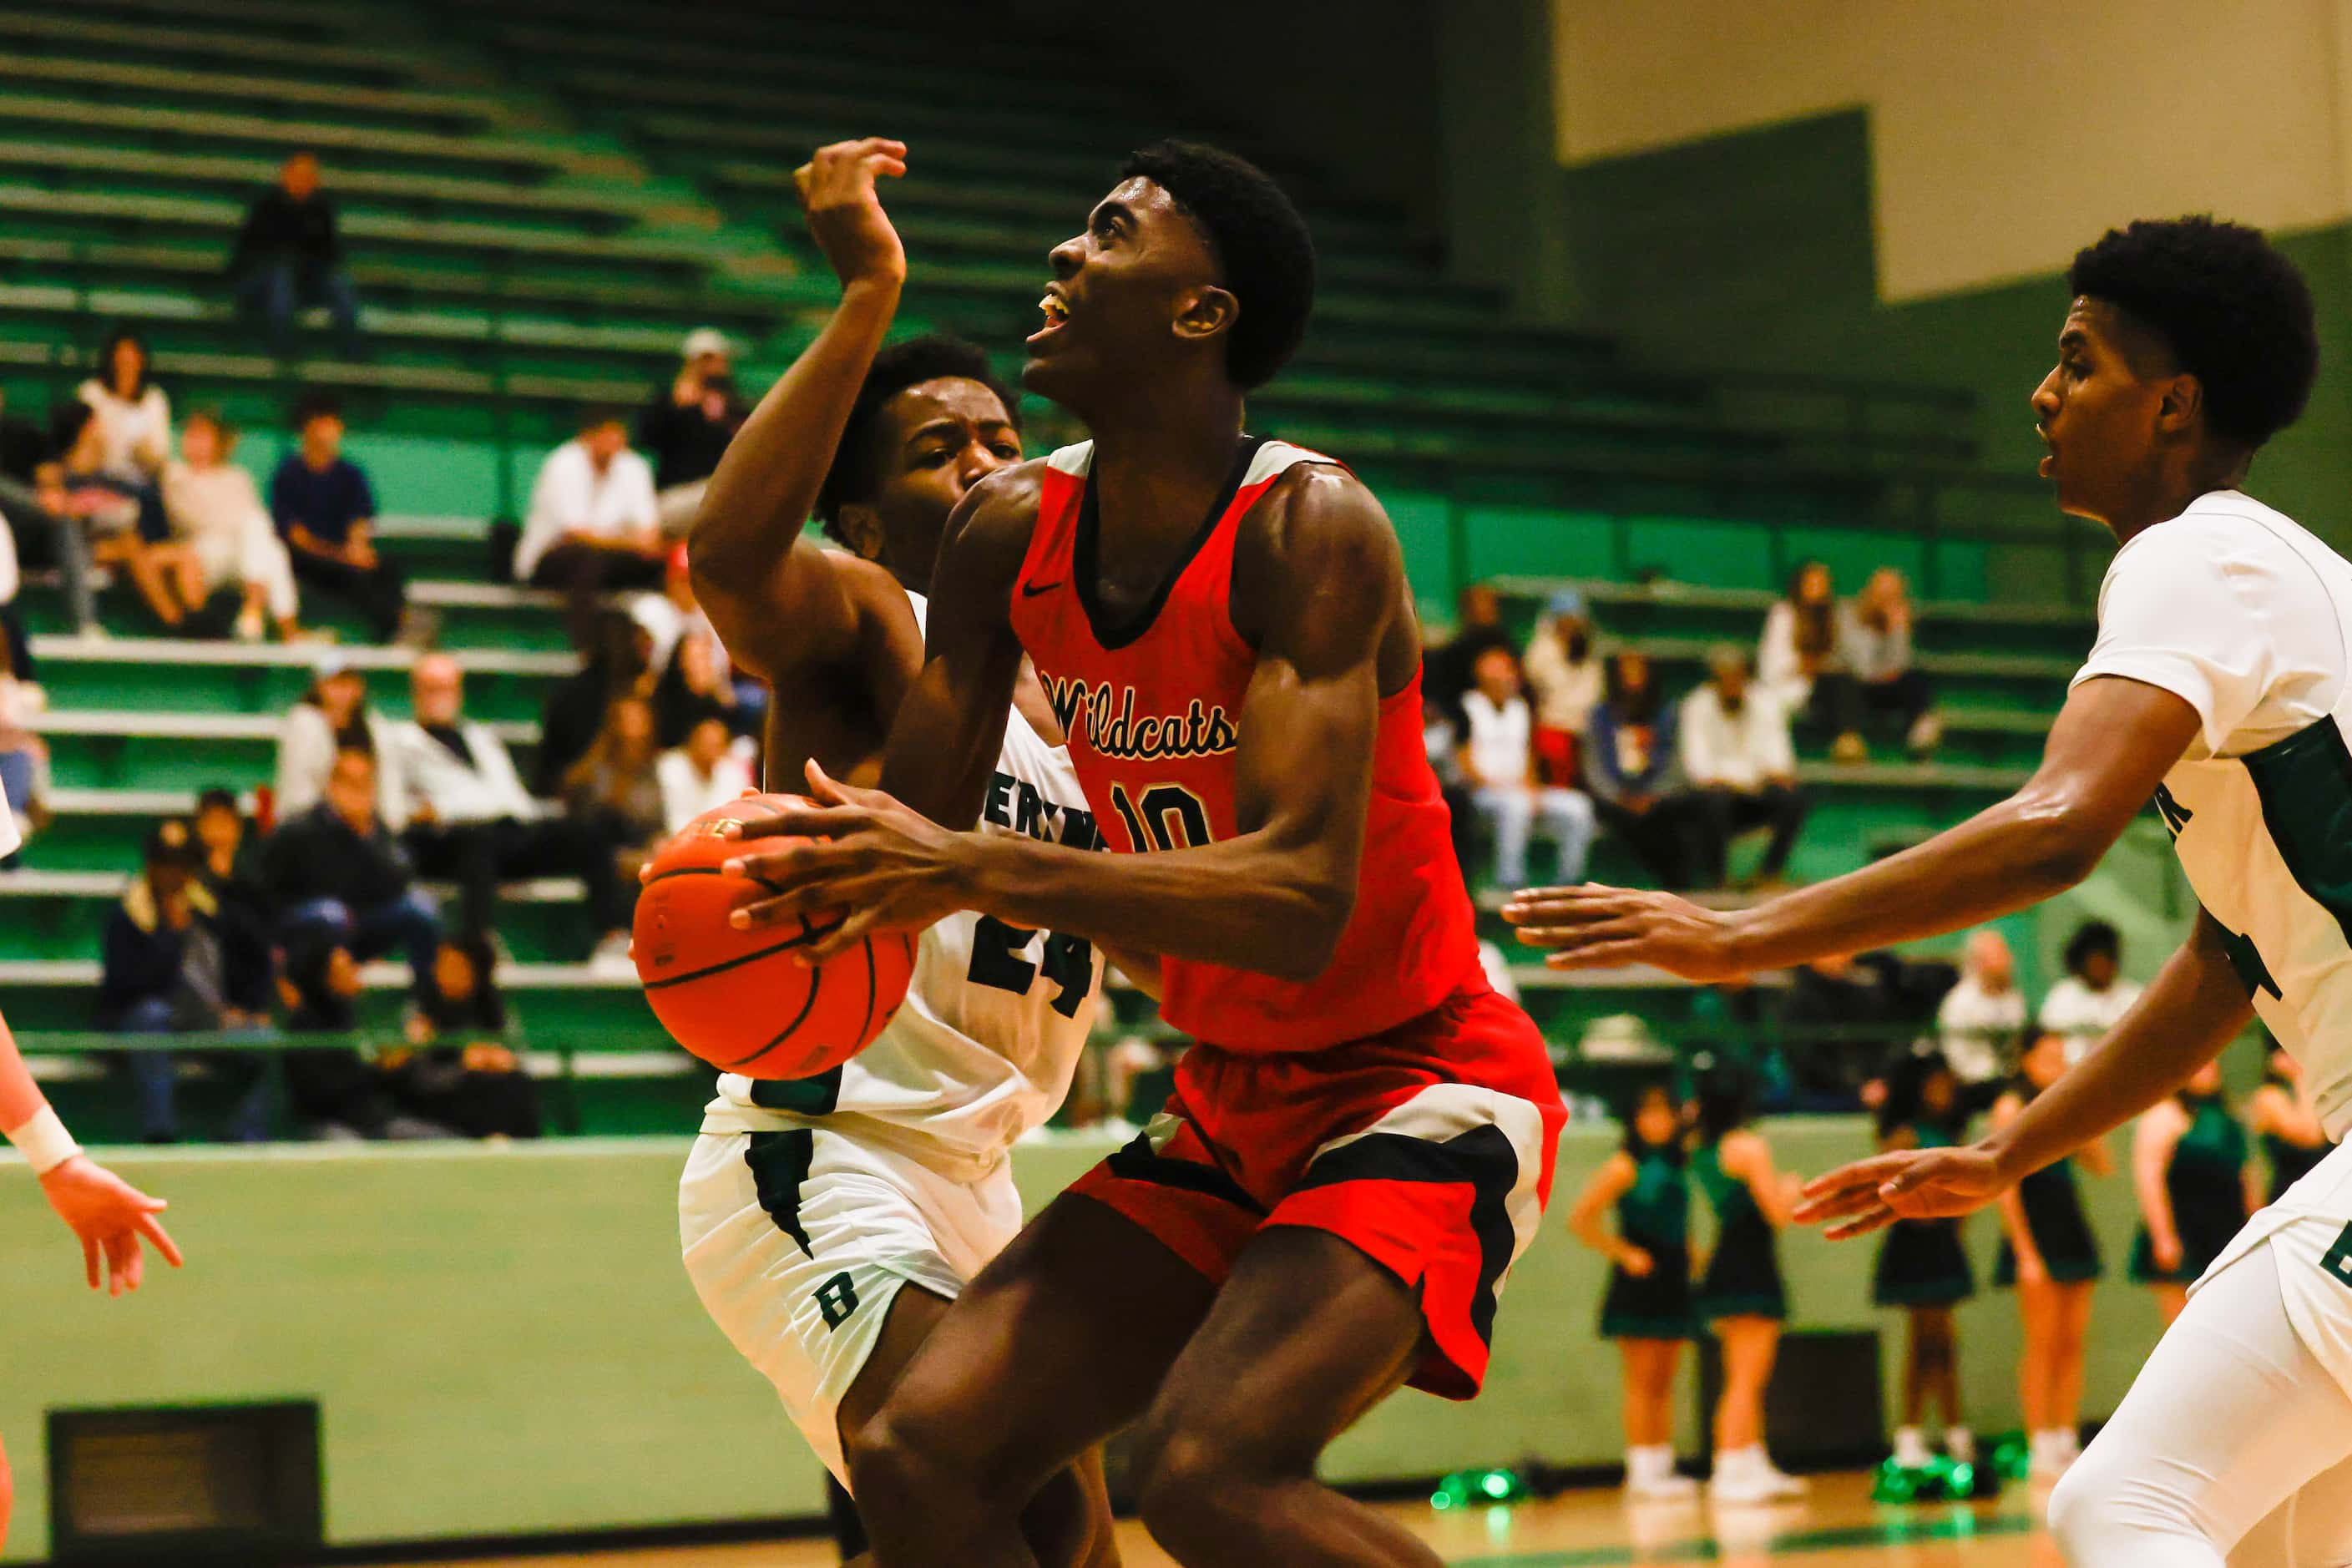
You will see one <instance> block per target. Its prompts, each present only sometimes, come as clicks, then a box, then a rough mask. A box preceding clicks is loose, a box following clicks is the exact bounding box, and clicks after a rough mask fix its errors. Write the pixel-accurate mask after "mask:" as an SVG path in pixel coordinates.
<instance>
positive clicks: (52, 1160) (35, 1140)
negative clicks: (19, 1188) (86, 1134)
mask: <svg viewBox="0 0 2352 1568" xmlns="http://www.w3.org/2000/svg"><path fill="white" fill-rule="evenodd" d="M8 1142H11V1143H14V1144H15V1145H16V1152H18V1153H19V1154H22V1155H23V1156H25V1163H26V1164H28V1165H30V1166H32V1167H33V1174H35V1175H36V1176H46V1175H47V1174H48V1173H50V1172H51V1171H54V1170H56V1169H57V1168H58V1166H59V1165H62V1164H64V1163H66V1162H67V1161H68V1160H70V1159H72V1158H73V1157H74V1156H75V1155H76V1154H79V1153H80V1152H81V1145H80V1144H79V1143H77V1142H74V1138H73V1134H72V1133H70V1132H68V1131H66V1124H65V1123H64V1122H62V1121H58V1113H57V1111H56V1110H54V1109H52V1108H51V1107H49V1106H46V1105H44V1106H43V1107H41V1109H40V1110H37V1111H35V1112H34V1113H33V1119H32V1120H31V1121H27V1122H26V1123H25V1125H23V1126H22V1127H19V1128H16V1130H15V1131H11V1132H10V1133H9V1134H8Z"/></svg>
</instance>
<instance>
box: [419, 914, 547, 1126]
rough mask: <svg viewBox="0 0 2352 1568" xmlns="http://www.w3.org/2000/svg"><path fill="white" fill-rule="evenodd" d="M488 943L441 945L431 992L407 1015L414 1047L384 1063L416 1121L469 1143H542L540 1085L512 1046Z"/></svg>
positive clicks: (464, 940) (463, 941)
mask: <svg viewBox="0 0 2352 1568" xmlns="http://www.w3.org/2000/svg"><path fill="white" fill-rule="evenodd" d="M496 969H497V960H496V958H495V956H494V955H493V954H492V953H491V952H490V944H489V943H488V942H485V941H483V940H482V939H481V938H479V937H465V938H459V939H457V940H455V941H451V942H443V943H442V944H441V951H440V952H438V953H437V954H436V955H435V957H434V960H433V993H432V994H431V995H430V996H428V997H426V998H425V999H424V1000H422V1001H419V1002H418V1003H416V1004H415V1005H413V1006H412V1007H410V1008H409V1010H408V1018H407V1022H406V1025H405V1032H406V1034H407V1037H408V1045H409V1049H407V1050H405V1051H399V1052H394V1053H390V1054H389V1055H387V1056H386V1058H384V1061H383V1065H384V1069H385V1071H386V1073H387V1074H388V1076H389V1079H390V1081H391V1086H392V1093H393V1097H394V1100H397V1101H398V1102H399V1103H400V1105H401V1106H402V1107H403V1108H404V1109H405V1110H407V1111H408V1113H409V1114H410V1115H412V1116H415V1117H418V1118H420V1119H421V1120H423V1121H430V1122H433V1123H435V1124H436V1125H438V1126H442V1127H446V1128H449V1129H451V1130H452V1131H456V1132H458V1133H461V1134H463V1135H464V1136H466V1137H467V1138H536V1137H538V1136H539V1131H540V1114H539V1087H538V1085H536V1084H534V1083H532V1082H531V1080H530V1074H528V1073H526V1072H524V1071H523V1070H522V1060H521V1058H519V1057H517V1056H516V1055H515V1052H514V1048H513V1047H512V1045H511V1044H510V1043H509V1028H508V1025H507V1005H506V999H505V998H504V997H502V996H500V995H499V988H498V983H497V981H496V980H495V979H494V978H493V975H494V974H495V973H496Z"/></svg>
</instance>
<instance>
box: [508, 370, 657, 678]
mask: <svg viewBox="0 0 2352 1568" xmlns="http://www.w3.org/2000/svg"><path fill="white" fill-rule="evenodd" d="M668 555H669V551H668V549H667V546H666V545H664V544H663V542H662V537H661V519H660V514H659V506H658V503H657V502H656V500H655V499H654V471H653V469H652V468H649V467H648V466H646V460H645V459H644V458H641V457H639V456H637V454H636V453H635V452H632V451H630V450H629V432H628V427H627V426H625V425H623V424H622V423H621V416H620V415H619V414H618V413H616V412H614V411H613V410H612V409H609V408H595V409H590V410H589V411H588V412H587V413H585V414H583V415H582V416H581V419H580V434H579V435H578V436H576V437H573V438H572V439H571V440H569V441H566V442H565V443H563V445H562V446H561V447H557V448H555V450H554V451H552V452H550V453H549V454H548V455H547V460H546V461H545V462H543V463H541V465H540V468H539V478H538V479H536V480H535V481H533V482H532V484H531V487H530V516H529V517H528V518H526V519H525V520H524V522H523V529H522V538H521V539H520V541H519V542H517V543H516V545H515V559H514V574H515V577H516V580H517V581H519V582H524V583H530V584H535V585H537V586H539V587H541V588H561V589H563V590H565V591H566V592H568V593H569V594H571V595H572V605H571V615H572V636H573V637H574V638H575V639H583V638H584V637H585V635H586V632H587V629H588V621H589V617H590V615H591V613H592V612H593V609H594V607H595V596H596V595H598V594H599V593H601V592H602V591H604V589H606V588H650V587H652V586H654V585H655V584H657V583H659V582H660V581H661V580H662V571H663V567H664V565H665V563H667V559H668Z"/></svg>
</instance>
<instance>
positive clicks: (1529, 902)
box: [1503, 882, 1741, 980]
mask: <svg viewBox="0 0 2352 1568" xmlns="http://www.w3.org/2000/svg"><path fill="white" fill-rule="evenodd" d="M1503 919H1505V920H1506V921H1509V922H1510V923H1511V924H1512V925H1514V926H1516V927H1517V928H1518V936H1519V941H1520V942H1522V943H1524V944H1525V945H1527V946H1528V947H1540V948H1548V949H1549V950H1550V953H1549V957H1547V958H1546V959H1545V960H1544V963H1545V964H1546V965H1547V966H1549V967H1550V968H1553V969H1607V968H1612V967H1615V966H1617V965H1620V964H1627V963H1648V964H1654V965H1655V966H1656V967H1658V968H1660V969H1663V970H1665V971H1666V972H1668V973H1673V974H1680V975H1683V976H1685V978H1687V979H1691V980H1727V979H1729V978H1731V977H1732V976H1734V975H1737V974H1738V973H1741V970H1740V967H1739V965H1738V963H1736V962H1735V961H1734V960H1733V957H1732V954H1731V950H1730V943H1729V942H1727V940H1726V935H1725V921H1724V917H1723V916H1721V915H1719V914H1717V912H1716V911H1715V910H1709V909H1703V908H1701V907H1700V906H1698V905H1697V904H1695V903H1692V902H1691V901H1690V900H1688V899H1678V898H1676V897H1675V895H1674V894H1672V893H1655V892H1643V891H1640V890H1637V889H1629V888H1604V887H1602V886H1601V885H1600V884H1599V883H1597V882H1587V883H1584V884H1583V885H1581V886H1580V887H1574V888H1528V889H1522V890H1521V891H1519V892H1517V893H1514V894H1512V895H1511V899H1510V901H1509V902H1508V903H1507V904H1505V905H1504V906H1503Z"/></svg>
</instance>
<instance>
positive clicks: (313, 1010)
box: [278, 942, 449, 1142]
mask: <svg viewBox="0 0 2352 1568" xmlns="http://www.w3.org/2000/svg"><path fill="white" fill-rule="evenodd" d="M278 992H279V998H280V1000H282V1001H283V1002H284V1003H285V1004H286V1032H287V1033H288V1034H289V1035H348V1034H350V1033H351V1032H352V1030H353V1029H355V1028H357V1027H358V1026H359V1016H358V1012H357V1010H356V1009H355V1008H354V1007H353V1005H352V1003H353V1002H354V1001H355V1000H356V999H357V997H358V996H359V994H360V963H359V960H358V959H356V958H354V957H352V951H351V949H349V948H347V947H344V946H343V945H341V943H339V942H330V943H327V944H325V945H322V946H316V947H313V948H311V949H310V951H309V952H305V953H302V954H300V955H299V956H297V957H294V958H290V959H289V962H288V964H287V973H286V976H285V978H284V979H282V980H280V981H279V982H278ZM286 1098H287V1100H288V1101H289V1106H288V1109H289V1110H292V1111H293V1113H294V1117H295V1120H296V1121H299V1122H300V1123H301V1125H302V1130H303V1131H304V1132H306V1133H308V1134H309V1135H310V1136H311V1137H313V1138H321V1139H326V1140H329V1141H332V1142H353V1141H356V1140H359V1139H372V1138H400V1139H410V1138H446V1137H448V1136H449V1130H448V1129H447V1128H446V1127H442V1126H440V1125H438V1124H436V1123H434V1122H431V1121H425V1120H423V1119H421V1118H418V1117H415V1116H411V1115H409V1114H408V1113H407V1112H406V1111H404V1110H403V1109H402V1108H401V1105H400V1102H399V1101H398V1100H396V1099H394V1095H393V1091H392V1080H391V1079H390V1077H389V1076H388V1075H387V1074H386V1073H384V1072H383V1070H382V1069H381V1068H378V1067H377V1066H376V1064H375V1063H373V1062H372V1061H370V1060H368V1059H367V1058H365V1057H362V1055H360V1053H359V1052H358V1051H356V1050H353V1049H352V1047H350V1046H347V1045H332V1046H331V1045H317V1046H306V1047H302V1048H300V1049H297V1050H289V1051H288V1052H287V1053H286Z"/></svg>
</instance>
